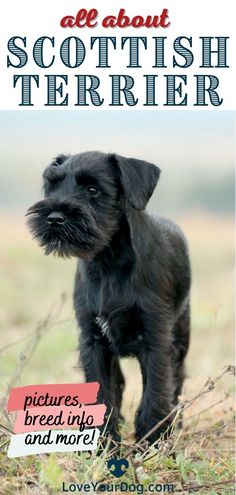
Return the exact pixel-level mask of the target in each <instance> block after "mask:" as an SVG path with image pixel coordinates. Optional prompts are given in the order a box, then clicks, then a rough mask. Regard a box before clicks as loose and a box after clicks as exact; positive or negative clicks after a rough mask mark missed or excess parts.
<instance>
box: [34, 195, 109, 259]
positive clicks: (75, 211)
mask: <svg viewBox="0 0 236 495" xmlns="http://www.w3.org/2000/svg"><path fill="white" fill-rule="evenodd" d="M55 209H58V210H59V211H61V212H62V213H63V214H64V215H65V217H66V219H65V222H64V223H63V224H60V225H55V226H53V225H50V224H48V221H47V218H48V215H49V214H50V213H51V212H52V211H53V210H55ZM26 215H27V216H28V219H27V224H28V226H29V229H30V231H31V233H32V235H33V238H35V239H36V240H37V241H38V243H39V245H40V246H41V247H43V248H44V252H45V254H46V255H49V254H51V253H53V254H55V255H57V256H60V257H63V258H68V257H71V256H76V257H80V258H90V257H91V256H94V255H95V254H96V253H98V252H99V251H101V250H102V249H103V248H104V247H105V246H106V245H107V244H108V243H109V242H110V239H111V237H112V235H113V233H114V231H115V227H116V222H115V221H114V216H113V221H112V222H111V224H110V228H109V230H108V231H107V230H106V229H104V226H99V224H98V222H97V221H96V218H95V216H94V213H92V211H88V209H86V208H85V207H83V206H82V205H79V206H78V205H77V204H76V202H74V204H73V202H72V203H71V202H70V203H68V202H63V203H60V204H56V202H55V201H52V200H42V201H39V202H38V203H36V204H35V205H33V206H31V207H30V208H29V209H28V211H27V213H26Z"/></svg>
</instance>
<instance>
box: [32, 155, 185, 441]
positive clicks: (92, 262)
mask: <svg viewBox="0 0 236 495" xmlns="http://www.w3.org/2000/svg"><path fill="white" fill-rule="evenodd" d="M159 175H160V170H159V168H158V167H156V166H154V165H152V164H150V163H146V162H143V161H141V160H136V159H131V158H130V159H128V158H127V159H126V158H123V157H121V156H118V155H108V154H103V153H98V152H88V153H81V154H78V155H74V156H73V155H72V156H64V155H59V156H58V157H57V158H56V159H55V160H54V161H53V163H52V164H51V165H50V166H49V167H47V168H46V170H45V172H44V175H43V177H44V191H45V199H44V200H42V201H39V202H38V203H37V204H35V205H33V206H32V207H31V208H30V209H29V210H28V215H29V225H30V228H31V230H32V233H33V235H34V236H35V237H36V238H37V239H38V241H39V243H40V245H41V246H43V247H44V248H45V252H46V254H49V253H56V254H58V255H59V256H76V257H78V258H80V261H79V263H78V270H77V274H76V280H75V291H74V305H75V311H76V315H77V319H78V322H79V326H80V329H81V334H80V345H79V347H80V360H81V363H82V366H83V370H84V373H85V377H86V380H87V381H98V382H99V383H100V396H99V400H100V401H101V402H104V403H105V404H106V405H107V415H108V416H109V415H110V412H111V411H112V414H111V415H110V420H109V424H108V428H107V432H108V433H110V434H111V435H112V436H113V438H114V439H115V440H119V438H120V437H119V432H118V419H119V417H120V408H121V402H122V392H123V388H124V378H123V375H122V372H121V368H120V364H119V357H123V356H135V357H136V358H137V359H138V361H139V363H140V367H141V372H142V378H143V395H142V400H141V403H140V405H139V408H138V411H137V414H136V419H135V427H136V439H137V440H139V439H140V438H142V437H143V436H144V435H145V434H146V433H147V432H148V431H150V430H151V429H152V428H153V426H154V425H155V424H156V423H157V422H158V421H159V420H161V419H162V418H164V417H165V416H166V415H168V414H169V413H170V411H171V409H172V407H173V406H174V405H175V404H176V403H177V401H178V395H179V394H180V393H181V388H182V383H183V379H184V358H185V355H186V353H187V350H188V346H189V326H190V325H189V323H190V322H189V290H190V266H189V258H188V250H187V246H186V241H185V239H184V237H183V234H182V233H181V231H180V229H179V228H178V227H177V226H176V225H175V224H174V223H172V222H171V221H169V220H166V219H163V218H156V219H154V218H151V217H150V216H149V215H148V214H147V213H146V212H145V211H144V210H145V207H146V204H147V202H148V200H149V198H150V196H151V195H152V193H153V191H154V188H155V186H156V184H157V181H158V179H159ZM135 386H136V384H135V383H134V387H135ZM170 422H171V418H170V419H169V421H166V422H165V423H164V424H163V425H162V427H161V428H160V429H158V430H157V431H155V433H153V435H151V436H150V437H149V441H150V442H154V441H155V440H157V439H158V438H159V436H160V434H161V433H163V432H164V431H166V429H167V427H168V426H169V424H170Z"/></svg>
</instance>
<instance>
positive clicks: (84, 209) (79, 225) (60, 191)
mask: <svg viewBox="0 0 236 495" xmlns="http://www.w3.org/2000/svg"><path fill="white" fill-rule="evenodd" d="M159 175H160V170H159V168H158V167H156V166H154V165H152V164H150V163H146V162H143V161H141V160H136V159H133V158H123V157H121V156H118V155H115V154H113V155H110V154H104V153H98V152H88V153H81V154H78V155H71V156H65V155H59V156H58V157H57V158H56V159H55V160H54V161H53V162H52V163H51V164H50V165H49V166H48V167H47V168H46V170H45V171H44V174H43V181H44V194H45V199H43V200H42V201H39V202H38V203H36V204H34V205H33V206H31V208H29V210H28V212H27V215H28V225H29V228H30V230H31V232H32V234H33V236H34V237H35V238H36V239H37V240H38V242H39V244H40V245H41V246H42V247H44V249H45V253H46V254H50V253H55V254H58V255H59V256H64V257H69V256H77V257H81V258H92V257H93V256H94V255H95V254H97V253H98V252H100V251H102V250H103V249H104V247H105V246H107V245H108V244H109V243H110V241H111V239H112V237H113V235H114V233H115V232H116V231H117V230H118V228H119V223H120V220H121V218H122V217H123V215H124V214H126V213H127V210H129V209H136V210H143V209H145V206H146V204H147V202H148V200H149V198H150V196H151V195H152V193H153V191H154V189H155V186H156V183H157V181H158V178H159Z"/></svg>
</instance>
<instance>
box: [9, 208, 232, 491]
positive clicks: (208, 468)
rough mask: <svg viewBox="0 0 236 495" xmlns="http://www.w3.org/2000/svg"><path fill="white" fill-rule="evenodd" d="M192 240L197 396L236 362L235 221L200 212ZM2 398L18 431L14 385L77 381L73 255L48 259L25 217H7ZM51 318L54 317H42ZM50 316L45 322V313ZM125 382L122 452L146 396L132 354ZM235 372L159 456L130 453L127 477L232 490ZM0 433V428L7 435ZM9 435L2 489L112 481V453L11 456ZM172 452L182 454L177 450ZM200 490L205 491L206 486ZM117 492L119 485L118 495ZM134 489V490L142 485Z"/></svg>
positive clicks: (192, 411)
mask: <svg viewBox="0 0 236 495" xmlns="http://www.w3.org/2000/svg"><path fill="white" fill-rule="evenodd" d="M178 222H179V224H180V225H181V226H182V228H183V229H184V231H185V234H186V236H187V238H188V240H189V245H190V255H191V260H192V269H193V289H192V340H191V347H190V352H189V354H188V359H187V374H188V377H187V379H186V381H185V385H184V390H183V399H188V400H190V399H192V398H193V397H194V396H196V395H198V393H199V391H200V390H201V389H202V387H203V385H204V384H205V382H206V380H207V378H208V377H211V378H212V379H214V378H215V377H217V376H219V375H221V374H222V371H223V370H224V367H225V366H228V365H230V364H233V362H234V352H233V329H234V291H233V279H234V271H233V266H234V251H233V219H231V218H228V217H226V218H225V217H224V218H223V217H214V216H209V215H207V214H203V213H201V214H200V213H195V214H191V215H189V216H186V217H184V218H183V217H182V218H179V219H178ZM0 223H1V232H4V238H3V239H2V241H1V255H0V271H1V285H0V300H1V308H0V356H1V359H0V392H1V395H0V404H1V411H2V414H1V416H2V418H1V421H0V423H1V424H2V426H3V427H4V426H5V427H7V428H9V429H10V430H11V429H12V419H13V418H9V417H8V418H7V417H6V415H5V405H6V400H7V396H8V392H9V389H10V388H11V387H12V386H19V385H27V384H36V383H62V382H64V383H65V382H67V383H68V382H72V383H73V382H74V383H75V382H77V383H78V382H79V381H82V379H83V377H82V374H81V372H80V369H79V368H78V366H77V364H78V363H77V361H78V358H77V351H76V348H77V345H78V329H77V326H76V322H75V319H74V314H73V307H72V290H73V277H74V273H75V268H76V263H75V260H66V261H61V260H58V259H55V258H53V257H48V258H47V257H44V256H43V254H42V252H41V250H40V248H38V246H37V245H36V243H35V242H33V241H32V240H31V237H30V235H29V233H28V232H27V230H26V227H25V225H24V223H23V222H22V220H21V219H17V218H12V217H3V218H1V219H0ZM45 315H47V318H46V320H45ZM42 316H43V319H42ZM122 367H123V369H124V372H125V375H126V377H127V385H126V389H125V396H124V404H123V413H124V415H125V418H126V425H125V427H123V438H124V444H123V447H122V448H123V456H124V457H126V455H128V452H129V448H130V446H131V445H133V436H132V428H133V424H132V421H133V416H134V411H135V408H136V407H137V404H138V401H139V397H140V393H141V378H140V372H139V369H138V366H137V363H136V362H135V361H134V360H124V361H123V362H122ZM233 384H234V382H233V377H232V369H231V368H230V370H229V371H228V372H225V373H224V374H223V376H222V377H221V379H219V380H216V381H215V386H214V387H209V388H213V390H209V391H207V392H206V393H203V394H202V395H201V396H200V397H199V398H198V399H195V400H193V401H192V402H191V401H190V403H189V404H188V407H187V408H186V411H185V412H184V416H185V423H184V425H185V426H184V429H183V431H182V432H181V433H180V432H178V431H177V430H174V433H173V435H172V438H171V442H169V443H167V444H166V443H163V449H160V451H159V452H158V453H156V451H154V450H151V451H147V452H143V453H140V452H139V453H137V452H136V453H134V454H131V455H130V456H129V459H130V461H131V467H130V468H129V470H128V472H127V473H126V475H125V476H124V478H122V480H123V479H125V481H129V482H130V483H131V482H132V483H136V484H137V483H143V484H146V485H148V483H150V482H153V481H156V482H158V483H167V482H169V483H174V485H175V490H176V491H178V493H192V492H197V493H200V494H202V495H203V494H206V493H209V494H210V495H213V494H214V495H215V494H218V493H220V494H225V495H227V494H230V493H234V488H233V484H232V478H233V474H234V463H233V459H234V449H233V403H234V402H233V390H234V388H233ZM0 434H1V433H0ZM8 441H9V435H8V432H7V431H6V430H4V428H2V437H1V436H0V493H1V494H4V495H5V494H6V495H7V494H9V495H10V494H18V493H19V494H26V495H28V494H42V495H44V494H45V495H46V494H57V493H60V491H61V486H62V481H65V482H68V483H69V482H71V483H73V482H77V483H78V482H82V481H89V482H91V481H99V482H100V481H101V482H105V481H108V480H109V481H110V482H114V477H112V476H111V475H109V474H108V472H107V468H106V463H105V456H106V453H104V455H103V456H101V457H100V458H99V459H98V458H96V457H94V456H92V457H91V458H89V459H88V458H87V457H88V456H87V454H82V455H80V456H78V455H76V454H67V455H61V454H53V455H49V456H47V455H42V456H30V457H26V458H18V459H13V460H10V459H7V457H6V450H7V444H8ZM173 451H174V452H175V457H173V455H170V454H171V453H172V452H173ZM201 487H202V488H201ZM116 493H119V492H116ZM135 493H137V491H136V492H135Z"/></svg>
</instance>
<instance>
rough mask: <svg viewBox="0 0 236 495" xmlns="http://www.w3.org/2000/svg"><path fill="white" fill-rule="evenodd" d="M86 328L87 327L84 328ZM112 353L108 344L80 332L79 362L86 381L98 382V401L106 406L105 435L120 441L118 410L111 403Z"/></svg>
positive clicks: (89, 334) (91, 335) (87, 333)
mask: <svg viewBox="0 0 236 495" xmlns="http://www.w3.org/2000/svg"><path fill="white" fill-rule="evenodd" d="M86 330H87V329H86ZM113 357H114V355H113V353H112V352H111V351H110V350H109V347H108V346H105V345H104V343H102V342H100V341H99V340H98V339H96V338H94V335H93V334H91V333H89V332H87V331H86V332H84V331H82V332H81V337H80V362H81V364H82V367H83V371H84V373H85V378H86V381H87V382H99V384H100V389H99V395H98V402H99V403H104V404H105V405H106V407H107V410H106V416H105V418H106V421H107V428H106V432H105V435H106V436H108V435H111V436H112V438H113V439H114V440H116V441H120V435H119V431H118V411H117V410H116V407H115V404H113V403H112V390H111V387H112V382H111V375H112V361H113Z"/></svg>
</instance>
